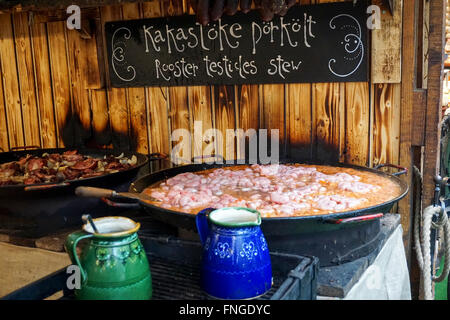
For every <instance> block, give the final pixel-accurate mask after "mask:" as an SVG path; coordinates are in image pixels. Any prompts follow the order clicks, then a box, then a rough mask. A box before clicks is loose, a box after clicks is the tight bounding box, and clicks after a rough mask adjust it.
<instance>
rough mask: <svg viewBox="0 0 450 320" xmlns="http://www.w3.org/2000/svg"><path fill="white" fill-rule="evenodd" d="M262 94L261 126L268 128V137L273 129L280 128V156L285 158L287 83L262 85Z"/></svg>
mask: <svg viewBox="0 0 450 320" xmlns="http://www.w3.org/2000/svg"><path fill="white" fill-rule="evenodd" d="M260 94H261V97H260V99H261V105H260V110H261V128H263V129H267V131H268V132H267V137H268V138H270V137H271V130H272V129H278V130H279V133H278V134H279V147H280V149H279V156H280V157H282V158H283V157H285V156H286V139H285V138H286V132H285V130H286V126H285V120H286V119H285V85H284V84H264V85H261V92H260ZM268 146H270V144H269V143H268ZM267 151H268V152H269V151H270V150H267Z"/></svg>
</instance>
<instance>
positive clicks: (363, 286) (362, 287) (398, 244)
mask: <svg viewBox="0 0 450 320" xmlns="http://www.w3.org/2000/svg"><path fill="white" fill-rule="evenodd" d="M402 234H403V230H402V227H401V226H398V227H397V229H396V230H395V231H394V233H393V234H392V235H391V237H390V238H389V239H388V241H386V244H385V245H384V246H383V248H382V249H381V251H380V253H379V254H378V256H377V257H376V259H375V261H374V262H373V263H372V264H371V265H370V266H369V267H368V268H367V270H366V271H365V272H364V273H363V275H362V276H361V278H360V279H359V281H358V282H357V283H356V284H355V285H354V286H353V288H352V289H351V290H350V292H349V293H348V294H347V296H346V297H345V298H344V300H411V286H410V282H409V271H408V265H407V263H406V254H405V248H404V246H403V238H402Z"/></svg>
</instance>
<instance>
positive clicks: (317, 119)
mask: <svg viewBox="0 0 450 320" xmlns="http://www.w3.org/2000/svg"><path fill="white" fill-rule="evenodd" d="M343 88H344V85H343V84H339V83H323V84H316V85H313V110H314V119H313V121H312V130H313V134H314V145H313V152H314V153H313V158H314V159H318V160H323V161H331V162H337V161H339V160H340V158H341V155H342V153H343V152H344V151H343V150H342V147H343V142H341V141H342V140H344V141H345V137H344V136H342V135H341V130H340V129H341V128H342V126H343V123H342V122H341V120H343V119H345V110H344V98H345V95H344V90H343Z"/></svg>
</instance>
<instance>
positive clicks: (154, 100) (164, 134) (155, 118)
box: [142, 0, 171, 155]
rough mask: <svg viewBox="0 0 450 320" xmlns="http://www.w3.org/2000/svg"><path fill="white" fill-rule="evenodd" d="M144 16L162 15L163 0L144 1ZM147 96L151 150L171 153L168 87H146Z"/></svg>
mask: <svg viewBox="0 0 450 320" xmlns="http://www.w3.org/2000/svg"><path fill="white" fill-rule="evenodd" d="M142 15H143V17H144V18H154V17H161V16H162V6H161V2H160V1H159V0H158V1H149V2H144V3H142ZM145 90H146V96H147V127H148V130H147V132H148V135H149V141H150V151H151V152H159V153H163V154H167V155H168V154H170V152H171V145H170V124H169V113H168V105H169V103H168V94H169V93H168V91H169V90H168V88H167V87H161V88H157V87H150V88H146V89H145Z"/></svg>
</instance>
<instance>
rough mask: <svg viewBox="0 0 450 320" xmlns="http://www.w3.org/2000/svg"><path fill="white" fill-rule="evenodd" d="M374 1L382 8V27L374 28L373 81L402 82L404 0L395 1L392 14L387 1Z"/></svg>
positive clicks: (372, 51) (372, 52)
mask: <svg viewBox="0 0 450 320" xmlns="http://www.w3.org/2000/svg"><path fill="white" fill-rule="evenodd" d="M372 3H373V4H374V5H377V6H379V7H380V8H381V17H380V18H381V19H380V20H381V28H380V29H374V30H372V47H371V48H372V50H371V61H372V72H371V74H372V83H400V81H401V79H402V74H401V67H402V64H401V61H402V60H401V55H402V16H403V0H397V1H393V5H394V7H393V13H392V15H391V13H390V12H389V9H388V8H387V5H388V4H387V1H384V0H373V1H372Z"/></svg>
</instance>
